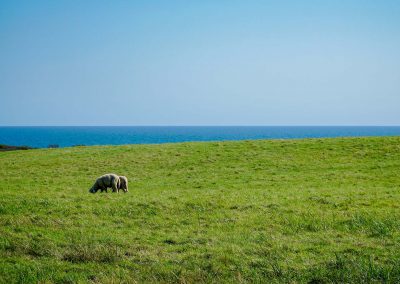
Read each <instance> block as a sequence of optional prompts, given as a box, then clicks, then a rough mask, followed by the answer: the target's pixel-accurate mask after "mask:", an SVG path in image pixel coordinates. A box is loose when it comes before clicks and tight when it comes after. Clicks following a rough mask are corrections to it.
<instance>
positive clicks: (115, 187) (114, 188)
mask: <svg viewBox="0 0 400 284" xmlns="http://www.w3.org/2000/svg"><path fill="white" fill-rule="evenodd" d="M111 187H112V189H113V192H116V193H118V185H117V180H115V179H114V180H113V181H112V182H111Z"/></svg>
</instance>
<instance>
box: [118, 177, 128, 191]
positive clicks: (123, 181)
mask: <svg viewBox="0 0 400 284" xmlns="http://www.w3.org/2000/svg"><path fill="white" fill-rule="evenodd" d="M119 188H120V189H122V190H123V191H125V192H128V179H127V178H126V177H124V176H120V177H119Z"/></svg>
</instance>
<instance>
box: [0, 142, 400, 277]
mask: <svg viewBox="0 0 400 284" xmlns="http://www.w3.org/2000/svg"><path fill="white" fill-rule="evenodd" d="M107 172H115V173H119V174H123V175H126V176H127V177H128V178H129V180H130V192H129V193H128V194H112V193H108V194H105V193H103V194H100V193H98V194H94V195H93V194H89V193H88V189H89V187H90V186H91V185H92V183H93V181H94V180H95V178H96V177H97V176H99V175H101V174H104V173H107ZM0 181H1V182H0V282H10V281H11V282H14V281H15V282H27V283H30V282H35V281H45V280H47V281H50V282H63V283H65V282H76V281H82V282H87V281H93V282H102V283H104V282H112V281H114V282H119V281H120V280H126V281H127V282H134V281H137V282H148V281H152V282H179V281H181V282H189V283H191V282H199V281H202V282H216V283H218V282H220V281H221V280H223V281H229V282H233V281H234V282H240V281H243V282H257V281H262V280H264V281H265V279H269V280H270V281H276V282H282V281H285V282H290V281H294V282H307V281H314V282H315V283H317V282H319V281H320V282H331V281H332V282H335V281H336V282H360V281H371V280H378V281H384V280H388V281H389V282H397V281H400V242H399V241H400V231H399V229H400V203H399V200H400V137H393V138H354V139H307V140H285V141H278V140H276V141H243V142H223V143H222V142H211V143H182V144H164V145H140V146H139V145H138V146H118V147H76V148H65V149H41V150H28V151H15V152H3V153H0Z"/></svg>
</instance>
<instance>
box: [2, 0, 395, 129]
mask: <svg viewBox="0 0 400 284" xmlns="http://www.w3.org/2000/svg"><path fill="white" fill-rule="evenodd" d="M399 15H400V1H386V0H385V1H384V0H382V1H371V0H363V1H361V0H360V1H355V0H347V1H328V0H327V1H172V0H171V1H74V0H70V1H62V0H60V1H5V0H0V99H1V100H0V125H400V16H399Z"/></svg>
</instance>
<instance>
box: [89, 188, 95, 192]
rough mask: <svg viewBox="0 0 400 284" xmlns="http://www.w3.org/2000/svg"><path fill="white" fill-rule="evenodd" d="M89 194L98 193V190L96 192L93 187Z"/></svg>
mask: <svg viewBox="0 0 400 284" xmlns="http://www.w3.org/2000/svg"><path fill="white" fill-rule="evenodd" d="M89 192H90V193H96V192H97V190H96V189H94V188H93V187H92V188H91V189H89Z"/></svg>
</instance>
